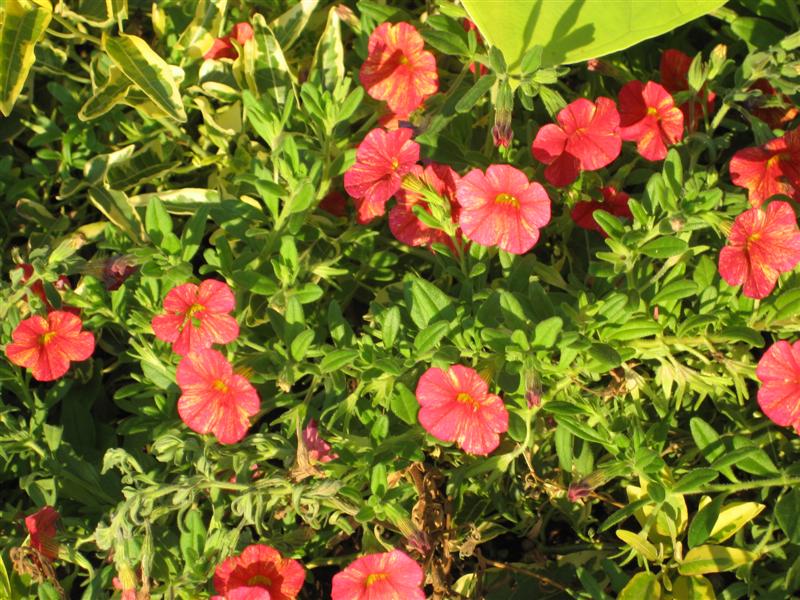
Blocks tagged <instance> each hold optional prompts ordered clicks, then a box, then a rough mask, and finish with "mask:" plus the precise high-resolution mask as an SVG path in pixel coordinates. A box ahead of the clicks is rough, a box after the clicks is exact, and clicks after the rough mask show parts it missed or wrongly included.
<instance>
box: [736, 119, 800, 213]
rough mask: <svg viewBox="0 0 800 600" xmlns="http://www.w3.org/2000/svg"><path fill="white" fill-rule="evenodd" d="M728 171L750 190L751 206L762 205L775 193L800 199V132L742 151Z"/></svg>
mask: <svg viewBox="0 0 800 600" xmlns="http://www.w3.org/2000/svg"><path fill="white" fill-rule="evenodd" d="M728 169H729V170H730V172H731V181H732V182H733V183H734V184H736V185H738V186H740V187H743V188H747V191H748V199H749V200H750V205H751V206H754V207H758V206H761V205H762V204H763V203H764V200H766V199H767V198H770V197H771V196H774V195H775V194H784V195H786V196H789V197H790V198H792V199H793V200H800V130H797V129H795V130H794V131H790V132H788V133H787V134H786V135H784V136H783V137H779V138H775V139H774V140H770V141H768V142H767V143H766V144H764V145H763V146H758V147H755V148H744V149H743V150H739V151H738V152H737V153H736V154H734V155H733V158H732V159H731V163H730V165H729V166H728Z"/></svg>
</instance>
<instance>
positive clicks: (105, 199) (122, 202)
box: [89, 187, 146, 244]
mask: <svg viewBox="0 0 800 600" xmlns="http://www.w3.org/2000/svg"><path fill="white" fill-rule="evenodd" d="M89 199H90V200H91V201H92V204H94V205H95V207H96V208H97V209H98V210H99V211H100V212H101V213H103V214H104V215H105V216H106V218H107V219H108V220H109V221H111V222H112V223H113V224H114V225H116V226H117V227H119V228H120V229H121V230H122V231H123V232H124V233H125V234H127V235H128V237H130V238H131V240H133V241H134V242H136V243H137V244H140V243H142V242H144V241H145V239H146V235H145V232H144V225H143V223H142V221H141V218H140V217H139V215H138V213H137V212H136V211H135V210H132V209H131V207H130V205H129V204H128V200H127V197H126V196H125V194H124V193H123V192H116V191H114V190H107V189H105V188H98V187H93V188H90V189H89Z"/></svg>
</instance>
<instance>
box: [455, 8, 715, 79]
mask: <svg viewBox="0 0 800 600" xmlns="http://www.w3.org/2000/svg"><path fill="white" fill-rule="evenodd" d="M724 3H725V0H696V1H693V2H685V1H682V0H659V1H658V2H657V3H655V4H654V3H653V2H641V1H640V0H618V1H615V2H582V1H580V0H573V1H572V2H569V3H567V2H564V1H563V0H497V1H495V2H485V1H484V0H464V2H463V5H464V8H465V9H466V10H467V13H468V14H469V18H470V19H471V20H472V21H473V22H474V23H475V24H476V25H477V26H478V29H479V30H480V32H481V35H483V37H484V39H485V40H486V42H487V44H490V45H492V46H497V47H498V48H500V50H502V51H503V55H504V56H505V59H506V62H507V63H508V66H509V69H510V70H511V71H512V72H519V70H520V67H521V63H522V57H523V55H524V54H525V52H526V51H527V50H528V49H529V48H531V47H533V46H534V43H535V44H539V45H542V46H543V52H542V64H543V65H544V66H551V65H558V64H563V63H576V62H580V61H583V60H587V59H589V58H595V57H598V56H603V55H605V54H610V53H612V52H617V51H618V50H623V49H625V48H629V47H630V46H633V45H634V44H636V43H638V42H641V41H642V40H646V39H649V38H652V37H656V36H658V35H661V34H662V33H666V32H668V31H671V30H673V29H675V28H676V27H678V26H680V25H683V24H684V23H688V22H689V21H691V20H693V19H696V18H698V17H700V16H702V15H704V14H706V13H708V12H710V11H712V10H714V9H716V8H719V7H720V6H722V5H723V4H724Z"/></svg>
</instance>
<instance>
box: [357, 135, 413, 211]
mask: <svg viewBox="0 0 800 600" xmlns="http://www.w3.org/2000/svg"><path fill="white" fill-rule="evenodd" d="M411 135H412V132H411V130H410V129H406V128H401V129H395V130H394V131H386V130H385V129H373V130H372V131H370V132H369V133H368V134H367V136H366V137H365V138H364V140H363V141H362V142H361V143H360V144H359V146H358V150H357V151H356V162H355V164H354V165H353V166H352V167H350V168H349V169H347V172H345V174H344V189H345V190H346V191H347V193H348V194H350V195H351V196H352V197H353V198H354V199H355V203H356V208H357V209H358V222H359V223H361V224H362V225H363V224H365V223H369V222H370V221H372V219H374V218H376V217H380V216H381V215H383V213H384V212H386V201H387V200H389V198H391V197H392V196H393V195H394V194H395V193H396V192H397V191H398V190H399V189H400V185H401V184H402V181H403V176H404V175H405V174H407V173H409V172H411V170H412V169H413V168H414V165H416V164H417V161H418V160H419V144H417V143H416V142H414V141H412V140H411Z"/></svg>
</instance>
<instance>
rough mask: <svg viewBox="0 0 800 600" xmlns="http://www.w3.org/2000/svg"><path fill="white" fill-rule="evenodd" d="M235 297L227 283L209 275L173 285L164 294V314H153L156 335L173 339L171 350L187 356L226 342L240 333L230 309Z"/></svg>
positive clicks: (171, 340) (161, 338)
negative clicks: (201, 278) (195, 280)
mask: <svg viewBox="0 0 800 600" xmlns="http://www.w3.org/2000/svg"><path fill="white" fill-rule="evenodd" d="M234 308H236V299H235V298H234V296H233V292H232V291H231V288H230V287H228V284H227V283H224V282H222V281H217V280H215V279H206V280H205V281H203V282H201V283H200V285H199V286H198V285H196V284H194V283H184V284H183V285H179V286H177V287H174V288H172V289H171V290H170V291H169V292H168V293H167V297H166V298H164V310H166V311H167V314H165V315H156V316H155V317H153V320H152V326H153V332H154V333H155V334H156V337H157V338H158V339H160V340H164V341H165V342H172V350H173V352H175V353H176V354H180V355H181V356H184V355H186V354H188V353H189V352H197V351H199V350H204V349H205V348H210V347H211V345H212V344H227V343H228V342H232V341H233V340H235V339H236V338H237V337H238V336H239V324H238V323H237V322H236V319H234V318H233V317H232V316H230V315H229V314H228V313H229V312H231V311H232V310H233V309H234Z"/></svg>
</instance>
